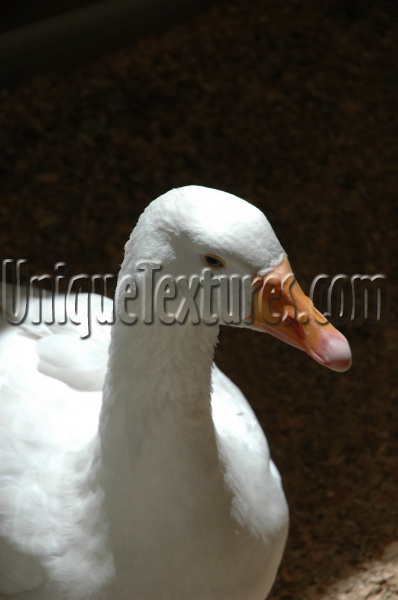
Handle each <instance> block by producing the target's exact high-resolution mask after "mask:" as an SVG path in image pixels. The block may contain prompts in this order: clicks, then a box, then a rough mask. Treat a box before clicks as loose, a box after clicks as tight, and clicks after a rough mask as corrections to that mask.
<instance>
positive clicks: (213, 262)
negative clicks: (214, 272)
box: [202, 254, 226, 269]
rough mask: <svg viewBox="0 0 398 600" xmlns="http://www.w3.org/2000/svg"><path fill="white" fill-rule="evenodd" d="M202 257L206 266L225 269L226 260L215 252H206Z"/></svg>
mask: <svg viewBox="0 0 398 600" xmlns="http://www.w3.org/2000/svg"><path fill="white" fill-rule="evenodd" d="M202 258H203V262H204V263H205V265H206V267H210V268H211V269H223V268H225V266H226V265H225V261H224V260H223V259H222V258H220V257H219V256H216V255H215V254H204V255H203V256H202Z"/></svg>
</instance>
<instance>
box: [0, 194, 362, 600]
mask: <svg viewBox="0 0 398 600" xmlns="http://www.w3.org/2000/svg"><path fill="white" fill-rule="evenodd" d="M143 264H146V265H152V266H153V265H155V264H161V265H162V267H163V268H162V271H155V270H154V271H153V272H152V276H153V279H154V286H155V287H154V288H153V289H155V288H156V290H157V292H159V289H161V290H162V292H163V296H158V297H161V298H163V301H162V302H161V303H160V304H159V302H158V304H157V305H156V306H155V309H156V310H155V311H154V320H153V323H152V324H150V325H149V324H147V323H145V322H144V321H145V318H146V317H148V313H147V312H146V311H147V310H148V305H147V304H146V305H145V306H144V307H143V308H142V311H143V312H142V314H141V313H139V314H138V313H137V312H135V315H136V316H137V314H138V317H137V319H136V322H135V324H134V325H131V326H128V325H126V323H125V321H126V320H129V315H130V316H131V314H132V312H134V311H132V310H131V308H132V307H135V306H136V304H135V303H137V302H138V304H139V303H140V301H141V300H142V299H143V295H142V293H141V292H142V289H143V288H144V286H145V284H148V285H149V281H150V278H149V277H148V272H149V271H150V269H149V267H148V266H147V268H146V269H144V268H143ZM206 264H207V266H208V267H210V268H211V269H213V272H214V276H216V275H221V274H226V275H228V274H229V275H232V274H235V275H241V276H245V275H249V276H250V278H251V279H252V280H253V286H255V287H259V286H262V289H261V290H260V291H259V292H257V294H256V295H255V296H254V297H255V301H254V303H253V314H251V316H252V324H251V325H248V326H249V327H251V328H253V329H257V330H260V331H262V330H265V331H269V332H270V333H272V334H273V335H276V336H277V337H280V338H282V339H284V340H285V341H287V342H288V343H291V344H293V345H295V346H297V347H299V348H302V349H304V350H305V351H306V352H308V353H309V354H310V355H311V356H312V357H313V358H315V359H316V360H317V361H318V362H320V363H321V364H324V365H326V366H328V367H330V368H332V369H334V370H337V371H343V370H345V369H347V368H348V367H349V365H350V362H351V355H350V350H349V346H348V344H347V341H346V340H345V338H344V337H343V336H342V335H341V334H340V333H338V332H337V331H336V330H335V329H334V328H333V327H332V326H331V325H323V326H320V325H319V324H318V323H317V320H319V321H323V318H322V317H321V315H320V314H319V313H318V312H317V311H316V310H315V309H314V308H313V306H312V303H311V302H310V300H309V299H308V298H307V297H305V296H304V294H303V292H302V291H301V290H300V288H299V287H298V285H297V284H294V285H291V284H292V282H293V281H294V280H293V277H292V275H289V272H290V266H289V263H288V261H287V258H286V256H285V254H284V252H283V249H282V247H281V245H280V244H279V242H278V240H277V238H276V236H275V234H274V232H273V230H272V228H271V226H270V224H269V223H268V221H267V220H266V218H265V217H264V215H263V214H262V213H261V212H260V211H259V210H258V209H256V208H255V207H253V206H252V205H250V204H248V203H247V202H245V201H243V200H241V199H239V198H236V197H235V196H232V195H230V194H226V193H223V192H219V191H215V190H211V189H206V188H201V187H196V186H192V187H186V188H182V189H178V190H173V191H171V192H169V193H167V194H165V195H164V196H161V197H160V198H158V199H157V200H155V201H154V202H152V203H151V204H150V205H149V206H148V208H147V209H146V211H145V212H144V213H143V215H142V216H141V218H140V219H139V222H138V224H137V226H136V228H135V229H134V231H133V233H132V235H131V238H130V240H129V241H128V242H127V244H126V248H125V258H124V261H123V264H122V267H121V271H120V275H119V284H118V289H117V292H116V298H115V306H116V318H115V324H114V325H113V327H112V333H111V341H110V345H109V359H108V334H107V332H108V330H109V327H105V326H99V325H98V326H96V327H94V331H93V335H92V336H91V338H90V339H88V340H85V341H82V340H81V339H80V338H79V335H78V333H77V332H76V328H75V327H74V325H72V324H67V325H63V326H60V325H56V324H55V325H49V326H47V325H41V326H34V325H29V324H28V323H27V322H26V323H25V324H24V326H23V327H12V326H11V325H9V324H8V323H7V319H4V321H3V333H2V335H1V337H0V342H1V346H0V352H1V357H0V361H1V362H0V365H1V371H0V378H1V379H0V386H1V387H0V389H1V397H0V597H1V598H9V597H11V598H14V597H15V598H16V599H18V600H25V599H26V600H61V599H62V600H116V599H117V600H188V599H189V600H263V599H264V598H265V597H266V595H267V594H268V592H269V590H270V588H271V586H272V584H273V581H274V578H275V574H276V570H277V568H278V565H279V562H280V560H281V556H282V552H283V548H284V544H285V540H286V535H287V528H288V509H287V505H286V501H285V497H284V494H283V491H282V486H281V482H280V477H279V474H278V471H277V469H276V467H275V466H274V464H273V462H272V461H271V459H270V456H269V450H268V446H267V442H266V439H265V437H264V435H263V432H262V430H261V428H260V426H259V424H258V422H257V420H256V418H255V416H254V414H253V412H252V410H251V409H250V407H249V405H248V404H247V402H246V400H245V398H244V397H243V396H242V394H241V393H240V391H239V390H238V389H237V388H236V387H235V386H234V384H233V383H231V381H230V380H229V379H228V378H227V377H226V376H225V375H223V374H222V373H221V372H220V371H219V370H218V369H217V368H216V367H215V366H214V365H213V351H214V347H215V344H216V342H217V336H218V325H209V324H208V323H206V322H204V321H203V319H202V320H201V321H200V323H199V324H194V323H192V321H193V320H194V319H193V317H194V316H195V315H194V310H193V304H192V293H191V301H189V303H188V304H189V307H190V311H189V313H188V315H187V318H186V319H185V322H184V323H183V324H181V323H180V322H176V323H175V324H174V325H173V324H172V325H170V324H168V325H167V324H165V323H164V322H162V319H160V318H159V314H157V312H156V311H157V309H159V310H161V311H162V310H163V312H162V313H161V314H162V315H163V321H164V320H167V319H168V317H169V316H170V315H175V314H178V315H179V316H180V317H181V318H180V320H183V316H184V315H183V313H184V310H185V312H186V309H187V306H186V307H185V309H184V310H183V309H182V304H181V303H182V295H181V293H182V292H183V291H184V290H185V293H186V295H187V296H189V290H188V292H187V287H189V286H190V285H191V292H192V289H193V288H192V285H193V284H192V279H189V277H190V276H191V275H194V274H198V275H201V274H202V272H203V269H204V268H205V266H206ZM166 274H167V275H170V276H172V277H174V278H175V281H177V278H178V277H180V276H182V275H183V276H186V277H187V278H188V280H186V279H185V284H184V281H182V283H181V280H178V281H180V283H178V282H177V284H176V286H175V289H173V284H172V283H170V282H171V279H170V278H169V279H168V282H169V283H168V285H166V284H157V283H156V281H158V280H159V281H160V279H161V276H164V275H166ZM268 274H272V275H274V276H275V277H276V278H279V279H281V278H282V279H283V278H285V276H287V277H288V280H287V281H288V283H289V285H287V286H286V285H285V286H283V289H282V291H281V294H279V293H275V290H277V289H278V288H277V287H276V288H272V286H271V285H269V283H268V284H267V281H268V279H267V277H266V276H267V275H268ZM187 281H188V283H187ZM156 285H157V286H158V287H156ZM159 285H160V286H163V287H162V288H159ZM204 289H205V288H204V286H203V285H199V287H198V290H199V291H198V292H197V296H195V301H196V305H197V306H198V305H199V304H200V302H199V298H200V297H201V298H202V300H201V301H202V302H203V303H205V302H206V292H205V291H204ZM214 289H215V288H214ZM147 291H148V289H147ZM152 291H153V290H152ZM207 292H208V289H207ZM140 294H141V295H140ZM176 294H177V297H176V298H175V299H173V296H174V295H176ZM135 296H136V298H135V299H134V297H135ZM261 296H262V299H261ZM257 298H260V300H258V301H257ZM207 299H208V297H207ZM187 302H188V301H187ZM142 304H145V302H141V305H142ZM270 305H272V311H271V312H270V310H269V307H270ZM203 306H204V304H203V305H202V308H203ZM251 307H252V304H251V302H250V294H249V295H248V299H247V304H246V303H245V304H244V306H243V309H244V311H245V314H244V317H248V316H249V314H250V313H251V310H252V308H251ZM34 308H35V306H33V309H34ZM149 308H150V307H149ZM176 310H177V313H175V312H173V311H176ZM178 311H179V312H178ZM275 311H276V312H278V311H279V314H281V313H280V311H282V312H283V313H284V316H285V317H286V319H284V320H283V321H281V322H280V323H279V324H276V325H270V324H269V321H270V320H271V321H272V322H274V321H276V320H277V319H276V317H275V314H276V313H275ZM295 311H298V312H295ZM304 312H305V313H306V315H307V316H308V317H309V319H308V322H307V323H304V322H303V321H304V318H303V316H302V313H304ZM140 315H141V316H140ZM297 316H299V318H295V317H297ZM131 320H132V317H131ZM147 320H148V319H147ZM287 324H289V325H290V327H289V326H287ZM107 361H108V362H107ZM101 390H102V391H101Z"/></svg>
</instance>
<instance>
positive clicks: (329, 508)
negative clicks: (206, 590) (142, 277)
mask: <svg viewBox="0 0 398 600" xmlns="http://www.w3.org/2000/svg"><path fill="white" fill-rule="evenodd" d="M397 16H398V10H397V5H396V3H395V2H391V1H389V0H379V1H378V2H377V3H376V2H370V1H367V0H363V1H359V0H331V1H329V2H318V1H315V0H310V1H308V2H305V3H304V2H301V1H300V0H289V2H277V1H276V0H270V1H268V2H266V1H265V0H253V1H252V2H250V3H247V2H246V1H245V0H231V1H230V2H228V3H225V4H216V5H215V6H214V7H213V8H212V9H211V10H209V11H206V12H205V13H203V14H201V15H199V16H197V17H195V18H194V19H193V20H191V21H190V22H185V23H183V24H180V25H178V26H176V27H174V28H172V29H169V30H168V31H166V32H164V33H162V34H159V35H156V36H150V37H147V38H143V39H140V40H138V41H134V42H132V43H131V45H130V46H129V47H126V48H124V49H122V50H120V51H119V52H117V53H114V54H112V55H109V56H106V57H103V58H102V59H100V60H98V61H96V62H93V63H90V64H87V65H83V66H79V67H77V68H75V69H73V70H72V71H69V72H67V73H65V72H64V73H53V74H46V75H41V76H34V77H32V78H30V79H29V80H26V81H24V82H22V83H21V84H20V85H19V86H18V87H17V88H14V89H12V90H11V89H10V90H7V89H4V90H2V91H0V136H1V139H0V153H1V161H0V177H1V186H0V196H1V201H0V219H1V220H0V225H1V232H0V235H1V246H2V253H3V257H4V258H29V259H30V265H31V270H32V273H45V272H50V273H52V272H53V268H54V263H55V262H56V261H60V260H62V261H65V262H66V263H67V264H68V265H69V268H70V274H73V273H81V272H86V273H106V272H111V273H116V272H117V270H118V265H119V264H120V261H121V257H122V251H123V245H124V242H125V240H126V238H127V236H128V235H129V232H130V230H131V228H132V227H133V226H134V224H135V222H136V220H137V217H138V215H139V214H140V212H141V211H142V210H143V208H144V207H145V205H146V204H147V203H148V202H149V201H150V200H151V199H152V198H154V197H156V196H157V195H159V194H160V193H162V192H164V191H166V190H167V189H169V188H172V187H177V186H180V185H185V184H190V183H199V184H202V185H207V186H211V187H215V188H219V189H224V190H227V191H230V192H233V193H235V194H237V195H239V196H242V197H244V198H246V199H249V200H250V201H252V202H253V203H254V204H256V205H257V206H259V207H260V208H262V209H263V210H264V212H265V213H266V214H267V216H268V217H269V219H270V220H271V222H272V224H273V225H274V228H275V229H276V231H277V234H278V236H279V238H280V239H281V241H282V243H283V244H284V246H285V248H286V250H287V252H288V254H289V257H290V260H291V263H292V265H293V267H294V268H295V270H296V273H297V276H298V278H299V280H301V282H302V284H303V287H304V288H305V289H307V290H308V287H309V285H310V282H311V281H312V279H313V278H314V276H315V275H316V274H318V273H328V274H330V275H336V274H340V273H344V274H347V275H353V274H355V273H368V274H371V275H372V274H375V273H383V274H385V275H386V276H387V278H388V282H389V286H390V291H391V310H390V313H391V314H390V319H389V322H388V323H387V324H384V325H383V324H380V323H379V324H373V325H372V324H369V323H361V319H360V318H358V317H356V318H355V319H354V320H353V321H352V322H350V323H349V324H348V325H345V326H343V327H342V330H343V332H344V333H345V335H346V336H347V337H348V338H349V340H350V342H351V345H352V350H353V360H354V362H353V367H352V369H351V370H350V371H349V372H347V373H345V374H336V373H332V372H329V371H327V370H326V369H323V368H322V367H320V366H319V365H317V364H315V363H313V362H311V360H310V359H309V358H308V357H307V356H305V355H304V354H302V353H299V352H298V351H296V350H295V349H293V348H290V347H287V346H285V345H283V344H282V343H280V342H278V341H277V340H275V339H271V338H267V337H266V336H260V335H254V334H253V333H251V332H245V331H239V330H232V329H226V330H225V331H223V332H222V337H221V342H220V346H219V348H218V351H217V360H218V363H219V365H220V366H221V367H222V368H223V369H224V370H225V371H226V372H227V373H228V374H229V375H230V376H231V377H232V378H233V379H234V381H235V382H237V383H238V385H239V386H240V387H241V388H242V389H243V391H244V392H245V394H246V395H247V397H248V399H249V400H250V402H251V403H252V405H253V407H254V408H255V410H256V412H257V414H258V416H259V418H260V420H261V423H262V424H263V427H264V429H265V431H266V433H267V437H268V440H269V443H270V446H271V450H272V454H273V457H274V460H275V462H276V463H277V465H278V467H279V469H280V472H281V474H282V477H283V481H284V485H285V490H286V494H287V497H288V501H289V505H290V509H291V531H290V537H289V542H288V545H287V549H286V553H285V556H284V559H283V563H282V566H281V569H280V572H279V576H278V580H277V583H276V585H275V588H274V591H273V593H272V598H273V600H290V599H311V600H320V599H322V600H329V599H332V598H333V599H335V600H343V599H344V600H354V599H357V598H361V599H362V598H363V599H372V600H373V599H376V598H377V599H378V600H379V599H390V598H397V597H398V420H397V392H396V382H395V379H394V371H393V369H394V368H396V363H397V343H398V341H397V321H396V312H395V313H394V310H395V306H394V301H395V297H396V291H397V288H396V279H394V277H395V276H396V273H397V247H396V243H395V240H396V237H397V234H398V226H397V220H396V215H397V193H396V165H397V156H398V154H397V151H398V143H397V135H398V122H397V101H398V98H397V86H398V69H397V64H398V63H397V57H398V47H397V46H398V42H397V40H398V30H397V27H398V19H397ZM356 300H358V298H356ZM356 308H357V309H358V311H360V309H361V307H360V306H358V307H357V306H356ZM334 316H335V317H336V315H334Z"/></svg>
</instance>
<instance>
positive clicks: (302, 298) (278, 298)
mask: <svg viewBox="0 0 398 600" xmlns="http://www.w3.org/2000/svg"><path fill="white" fill-rule="evenodd" d="M253 288H254V291H255V293H254V295H253V319H252V323H253V326H254V327H256V328H257V329H260V330H261V331H266V332H267V333H270V334H271V335H274V336H275V337H277V338H279V339H281V340H283V341H284V342H287V343H288V344H291V345H292V346H295V347H296V348H299V349H300V350H304V351H305V352H307V354H309V355H310V356H312V358H313V359H314V360H316V361H317V362H319V363H320V364H321V365H325V366H326V367H329V369H332V370H333V371H346V370H347V369H349V368H350V366H351V350H350V346H349V344H348V342H347V340H346V338H345V337H344V336H343V335H342V334H341V333H340V332H339V331H337V329H335V328H334V327H333V325H331V324H330V323H329V322H328V321H327V320H326V319H325V317H324V316H323V315H322V314H321V313H320V312H319V311H318V310H317V309H316V308H315V307H314V305H313V303H312V301H311V300H310V298H308V296H306V295H305V294H304V292H303V291H302V289H301V288H300V286H299V284H298V283H297V281H296V279H295V277H294V275H293V273H292V269H291V267H290V264H289V261H288V259H287V257H285V258H284V259H283V261H282V262H281V263H280V264H279V265H278V266H277V267H276V268H275V269H274V270H273V271H272V272H271V273H268V274H267V275H264V276H257V277H255V278H254V279H253Z"/></svg>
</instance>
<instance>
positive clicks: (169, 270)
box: [117, 186, 351, 371]
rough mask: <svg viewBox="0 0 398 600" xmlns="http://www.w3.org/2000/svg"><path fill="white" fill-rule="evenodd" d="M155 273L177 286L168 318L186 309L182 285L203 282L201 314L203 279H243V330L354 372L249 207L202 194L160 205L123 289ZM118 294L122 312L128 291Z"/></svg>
mask: <svg viewBox="0 0 398 600" xmlns="http://www.w3.org/2000/svg"><path fill="white" fill-rule="evenodd" d="M143 265H144V267H143ZM149 267H150V268H152V271H151V273H155V274H156V277H157V278H158V280H159V278H160V277H163V278H164V277H168V278H169V279H168V281H171V280H172V279H173V280H174V281H176V282H177V285H176V286H174V285H173V290H171V291H170V289H167V292H166V296H167V297H168V300H167V302H168V309H169V313H170V314H171V313H173V311H175V312H174V313H173V314H176V311H177V310H178V306H179V305H180V304H181V297H178V282H179V281H181V279H182V278H183V279H185V280H186V281H192V278H193V277H195V276H196V277H198V281H199V282H200V283H198V285H197V288H198V289H197V290H196V291H197V293H196V294H195V300H196V304H197V305H200V306H203V297H204V296H206V294H208V293H209V289H212V288H206V286H205V285H203V277H204V272H205V271H207V272H210V276H214V277H215V278H217V279H220V278H224V279H228V278H231V277H233V276H234V277H241V278H244V281H245V282H247V281H248V280H249V282H250V283H249V286H250V293H249V294H246V295H244V297H243V301H242V302H243V304H242V307H241V308H242V317H243V318H242V319H241V321H240V323H239V325H240V326H244V327H248V328H251V329H255V330H258V331H262V332H267V333H270V334H271V335H273V336H275V337H277V338H279V339H281V340H283V341H284V342H286V343H288V344H291V345H293V346H295V347H297V348H299V349H301V350H304V351H305V352H306V353H307V354H308V355H310V356H311V357H312V358H313V359H315V360H316V361H317V362H318V363H320V364H322V365H324V366H327V367H329V368H330V369H332V370H334V371H345V370H347V369H348V368H349V367H350V365H351V351H350V347H349V344H348V342H347V340H346V338H345V337H344V336H343V335H342V334H341V333H340V332H339V331H337V330H336V329H335V328H334V327H333V326H332V325H331V324H330V323H328V322H327V321H326V319H325V317H324V316H323V315H322V314H321V313H319V311H317V309H316V308H315V307H314V305H313V303H312V301H311V300H310V298H308V297H307V296H306V295H305V294H304V292H303V291H302V289H301V288H300V286H299V284H298V283H297V281H296V279H295V276H294V274H293V271H292V269H291V266H290V263H289V261H288V258H287V256H286V253H285V252H284V250H283V248H282V246H281V244H280V242H279V240H278V239H277V237H276V235H275V233H274V231H273V229H272V227H271V225H270V223H269V222H268V220H267V218H266V217H265V216H264V214H263V213H262V212H261V211H260V210H258V209H257V208H256V207H254V206H253V205H252V204H249V203H248V202H246V201H245V200H242V199H240V198H238V197H236V196H234V195H231V194H228V193H226V192H221V191H218V190H214V189H209V188H204V187H200V186H187V187H183V188H179V189H175V190H172V191H170V192H168V193H166V194H164V195H163V196H160V197H159V198H158V199H156V200H154V201H153V202H152V203H151V204H150V205H149V206H148V207H147V209H146V210H145V211H144V213H143V214H142V215H141V217H140V219H139V221H138V224H137V226H136V228H135V229H134V231H133V233H132V235H131V237H130V240H129V241H128V242H127V244H126V248H125V259H124V262H123V265H122V269H121V273H120V276H119V283H120V282H121V281H122V280H123V277H126V275H127V274H128V275H129V276H130V275H131V274H132V273H133V274H135V275H136V276H138V277H139V278H140V277H141V278H142V277H143V272H144V271H145V268H149ZM200 278H202V279H200ZM208 281H210V280H208ZM242 281H243V279H242ZM155 286H156V282H155ZM163 287H164V289H163V292H164V291H165V290H166V288H167V285H166V286H163ZM188 287H189V286H188ZM118 288H119V298H117V302H118V303H119V307H120V302H121V295H122V294H121V293H120V290H121V289H122V288H123V286H120V285H119V286H118ZM170 311H171V312H170ZM221 324H222V321H221Z"/></svg>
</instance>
